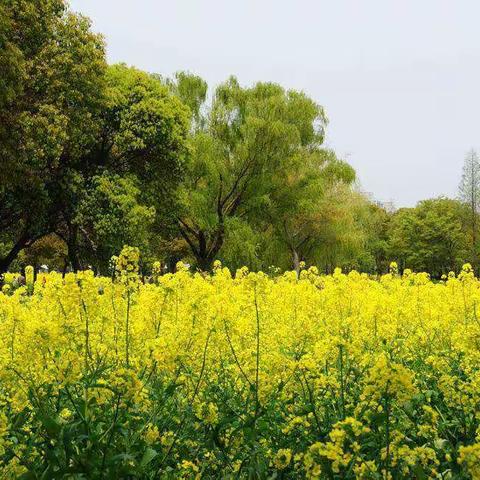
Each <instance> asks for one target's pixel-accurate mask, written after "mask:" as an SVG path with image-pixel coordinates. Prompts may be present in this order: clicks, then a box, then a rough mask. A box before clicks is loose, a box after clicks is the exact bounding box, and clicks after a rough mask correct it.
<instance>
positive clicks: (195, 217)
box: [178, 78, 326, 270]
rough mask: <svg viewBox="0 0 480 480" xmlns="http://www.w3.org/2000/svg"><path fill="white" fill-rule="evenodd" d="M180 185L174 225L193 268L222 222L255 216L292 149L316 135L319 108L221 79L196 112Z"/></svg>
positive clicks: (208, 256) (266, 88) (287, 94)
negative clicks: (198, 115)
mask: <svg viewBox="0 0 480 480" xmlns="http://www.w3.org/2000/svg"><path fill="white" fill-rule="evenodd" d="M201 114H202V119H201V121H199V122H198V125H199V128H197V130H196V131H195V132H194V134H193V135H192V138H191V145H190V147H191V153H190V157H189V160H188V164H187V173H186V177H185V181H184V183H183V184H182V187H181V191H180V195H179V197H180V203H181V207H182V210H181V214H180V215H179V216H178V228H179V231H180V234H181V236H182V237H183V238H184V240H185V241H186V243H187V244H188V245H189V247H190V249H191V253H192V255H193V256H194V258H195V260H196V263H197V266H198V268H200V269H203V270H206V269H209V268H210V266H211V264H212V261H213V260H214V259H215V258H216V257H217V256H218V254H219V252H220V250H221V248H222V246H223V244H224V241H225V237H226V233H227V229H229V228H239V227H241V225H242V224H251V223H252V222H256V221H257V220H258V218H259V216H261V215H263V213H264V211H265V209H266V208H267V206H269V205H270V204H271V202H272V201H275V195H274V191H275V189H276V188H277V179H278V178H279V177H280V176H283V175H285V172H286V171H292V170H293V169H295V168H296V163H295V162H294V161H293V159H294V158H295V157H296V156H297V155H298V154H299V152H301V151H304V150H306V149H315V148H318V147H319V145H320V144H321V143H322V141H323V133H324V126H325V124H326V118H325V114H324V111H323V109H322V107H320V106H319V105H317V104H316V103H315V102H314V101H312V100H311V99H310V98H308V97H307V96H306V95H305V94H303V93H300V92H297V91H286V90H285V89H283V88H282V87H281V86H279V85H276V84H273V83H257V84H256V85H254V86H253V87H251V88H243V87H241V86H240V85H239V83H238V82H237V80H236V79H235V78H230V79H229V80H228V81H227V82H226V83H224V84H222V85H220V86H219V87H218V88H217V89H216V90H215V92H214V94H213V100H212V103H211V105H210V106H209V107H208V108H207V107H205V108H204V111H203V112H201Z"/></svg>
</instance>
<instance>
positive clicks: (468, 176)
mask: <svg viewBox="0 0 480 480" xmlns="http://www.w3.org/2000/svg"><path fill="white" fill-rule="evenodd" d="M458 190H459V196H460V199H461V200H462V201H463V202H465V203H466V204H467V205H468V207H469V209H470V231H471V251H472V261H473V263H474V264H475V265H477V263H478V262H477V260H478V259H477V233H478V222H477V216H478V213H479V210H480V158H479V156H478V153H477V152H476V151H475V150H474V149H472V150H470V151H469V152H468V153H467V155H466V157H465V162H464V165H463V174H462V180H461V182H460V186H459V189H458Z"/></svg>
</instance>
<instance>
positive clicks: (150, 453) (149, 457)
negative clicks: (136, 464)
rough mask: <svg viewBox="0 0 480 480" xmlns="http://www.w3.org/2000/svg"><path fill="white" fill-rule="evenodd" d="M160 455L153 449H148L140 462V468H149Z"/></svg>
mask: <svg viewBox="0 0 480 480" xmlns="http://www.w3.org/2000/svg"><path fill="white" fill-rule="evenodd" d="M157 455H158V452H157V451H156V450H154V449H153V448H147V449H146V450H145V453H144V454H143V457H142V459H141V460H140V466H141V467H142V468H144V467H145V466H147V465H148V464H149V463H150V462H151V461H152V460H153V459H154V458H155V457H156V456H157Z"/></svg>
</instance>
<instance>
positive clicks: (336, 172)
mask: <svg viewBox="0 0 480 480" xmlns="http://www.w3.org/2000/svg"><path fill="white" fill-rule="evenodd" d="M354 180H355V171H354V170H353V168H352V167H351V166H350V165H348V164H347V163H346V162H343V161H341V160H339V159H338V158H337V157H336V155H335V153H334V152H332V151H330V150H324V149H320V148H318V147H315V148H311V147H307V148H303V149H301V150H299V151H298V153H297V154H296V155H292V156H291V157H288V158H287V159H286V164H285V165H284V167H283V168H281V169H279V171H278V172H277V174H276V176H275V178H274V179H273V185H274V188H273V189H272V192H271V194H270V197H269V200H270V201H269V202H268V205H266V208H265V214H266V220H267V222H268V224H269V225H271V227H272V233H273V235H274V236H275V237H276V238H277V241H279V242H280V243H281V244H283V245H284V246H285V247H286V248H287V250H288V251H289V252H290V255H291V264H290V267H293V268H294V269H295V270H297V272H298V271H299V265H300V261H307V262H309V263H314V259H315V256H316V253H318V251H319V249H322V247H326V243H327V242H326V238H327V236H328V233H327V232H330V233H332V228H334V225H335V223H336V222H337V220H340V219H341V218H342V219H343V222H344V223H345V218H344V217H343V215H342V214H341V209H342V206H343V205H342V204H344V203H346V196H345V194H346V195H347V196H348V187H349V186H350V185H351V184H352V182H353V181H354ZM342 187H347V188H346V189H343V188H342ZM349 225H350V223H349ZM350 226H351V225H350ZM337 240H339V239H337Z"/></svg>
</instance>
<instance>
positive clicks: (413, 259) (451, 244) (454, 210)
mask: <svg viewBox="0 0 480 480" xmlns="http://www.w3.org/2000/svg"><path fill="white" fill-rule="evenodd" d="M466 215H467V210H466V207H465V206H464V205H463V204H462V203H461V202H459V201H457V200H452V199H449V198H435V199H431V200H423V201H421V202H419V203H418V205H417V206H416V207H415V208H403V209H400V210H399V211H398V212H397V213H396V214H395V215H394V216H393V218H392V223H391V233H390V254H391V258H392V259H396V260H397V261H398V262H399V264H400V265H401V266H402V267H403V268H411V269H413V270H416V271H426V272H429V273H431V274H432V275H433V276H436V277H438V276H440V275H442V274H445V273H448V271H449V270H458V269H459V268H460V267H461V265H462V264H463V263H465V261H466V260H467V258H468V254H467V247H468V243H467V242H468V238H467V235H466V228H465V221H466V218H467V217H466Z"/></svg>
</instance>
